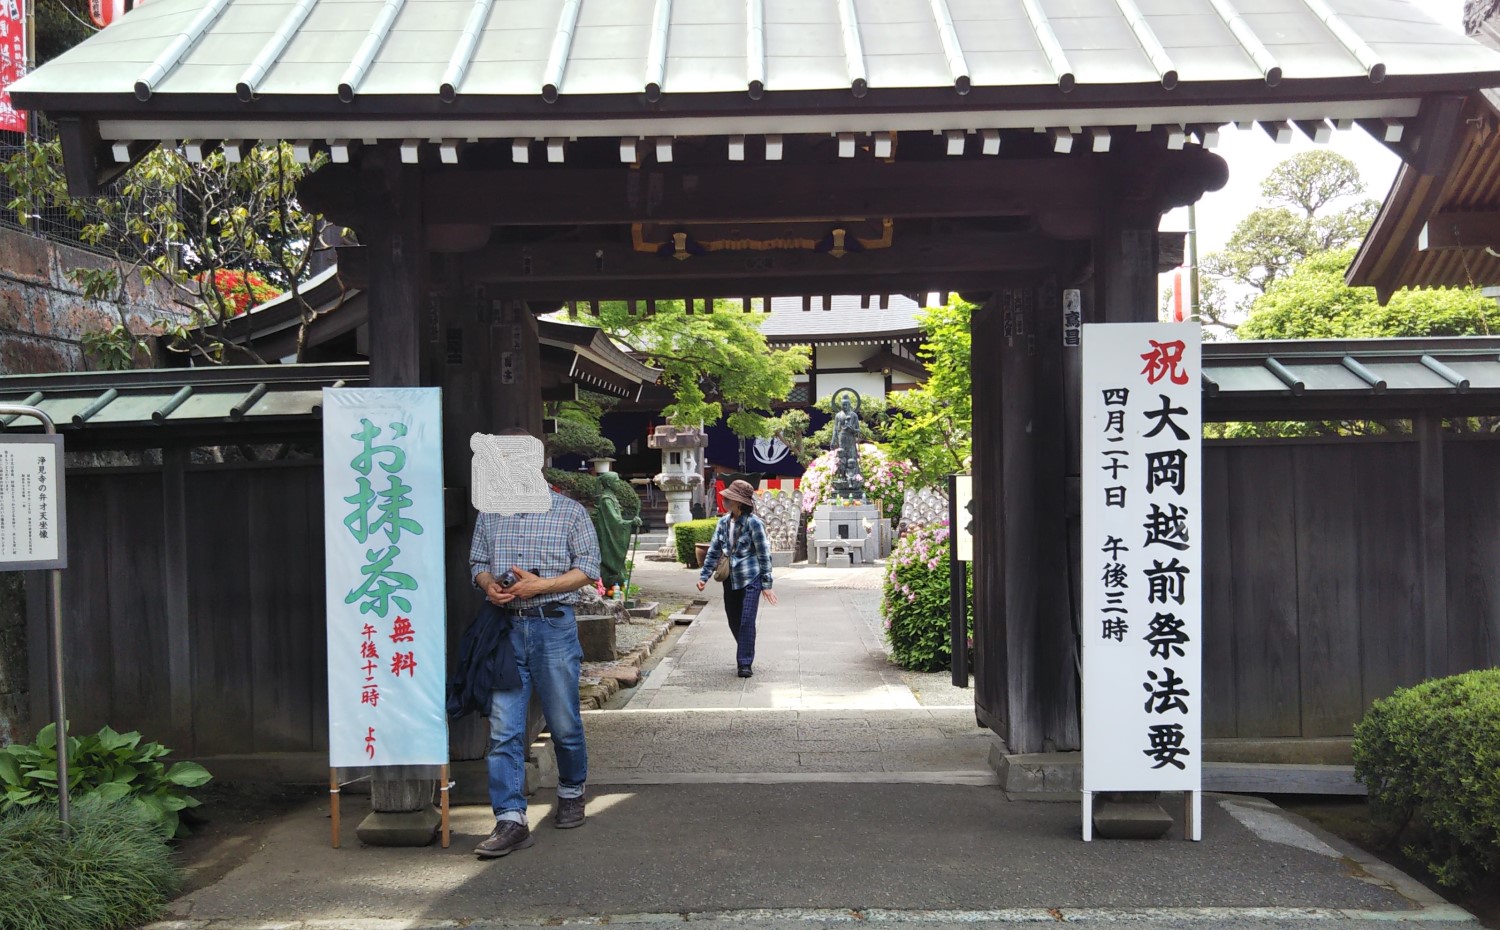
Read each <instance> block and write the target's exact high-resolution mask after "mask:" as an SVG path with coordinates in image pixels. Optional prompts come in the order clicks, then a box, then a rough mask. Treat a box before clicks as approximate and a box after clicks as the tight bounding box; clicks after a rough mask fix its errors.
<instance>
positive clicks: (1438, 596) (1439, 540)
mask: <svg viewBox="0 0 1500 930" xmlns="http://www.w3.org/2000/svg"><path fill="white" fill-rule="evenodd" d="M1412 431H1413V432H1415V433H1416V434H1417V495H1418V498H1417V499H1418V500H1419V501H1420V502H1421V503H1420V506H1419V507H1418V508H1417V513H1418V519H1419V520H1421V521H1422V525H1421V528H1420V532H1419V535H1418V544H1417V566H1418V568H1417V570H1418V575H1419V578H1420V584H1421V591H1422V618H1423V650H1422V655H1423V661H1422V672H1423V674H1424V675H1425V676H1426V677H1428V678H1437V677H1441V676H1443V675H1446V674H1448V672H1449V663H1448V520H1447V510H1446V504H1445V499H1444V493H1443V488H1444V483H1445V482H1444V475H1443V418H1442V417H1441V416H1439V415H1437V414H1435V413H1426V412H1424V413H1419V414H1417V415H1416V416H1415V417H1413V418H1412Z"/></svg>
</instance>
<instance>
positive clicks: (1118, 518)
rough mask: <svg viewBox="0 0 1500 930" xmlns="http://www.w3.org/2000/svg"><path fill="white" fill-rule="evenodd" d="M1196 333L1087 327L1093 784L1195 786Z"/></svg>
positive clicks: (1199, 652)
mask: <svg viewBox="0 0 1500 930" xmlns="http://www.w3.org/2000/svg"><path fill="white" fill-rule="evenodd" d="M1201 357H1202V350H1201V342H1200V331H1199V330H1198V328H1197V327H1196V326H1184V325H1181V324H1158V323H1123V324H1088V325H1085V326H1084V327H1083V417H1082V423H1083V442H1082V450H1083V458H1082V466H1083V476H1082V477H1083V480H1082V489H1083V490H1082V493H1083V537H1082V539H1083V566H1082V568H1083V789H1084V790H1085V791H1199V790H1201V784H1202V761H1203V753H1202V720H1203V683H1202V677H1203V671H1202V670H1203V647H1202V636H1201V630H1202V604H1201V602H1202V591H1203V575H1202V571H1201V559H1200V550H1201V546H1202V534H1201V532H1200V527H1201V524H1202V517H1201V511H1200V504H1201V503H1202V486H1201V482H1200V478H1199V474H1200V471H1201V465H1200V459H1201V454H1202V445H1203V444H1202V410H1201V409H1200V401H1201V397H1202V387H1201V380H1202V369H1201V367H1200V360H1201Z"/></svg>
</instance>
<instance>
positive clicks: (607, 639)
mask: <svg viewBox="0 0 1500 930" xmlns="http://www.w3.org/2000/svg"><path fill="white" fill-rule="evenodd" d="M578 642H579V643H580V644H581V645H582V646H583V659H584V661H585V662H613V661H614V660H615V618H614V617H613V616H611V615H609V614H599V615H593V616H580V617H579V618H578Z"/></svg>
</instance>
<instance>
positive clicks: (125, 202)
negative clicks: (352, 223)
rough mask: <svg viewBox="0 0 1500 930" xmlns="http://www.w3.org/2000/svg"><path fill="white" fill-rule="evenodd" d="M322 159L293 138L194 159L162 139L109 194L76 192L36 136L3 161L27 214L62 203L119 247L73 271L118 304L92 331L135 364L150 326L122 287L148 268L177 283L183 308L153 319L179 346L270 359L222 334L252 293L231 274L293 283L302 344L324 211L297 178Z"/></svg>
mask: <svg viewBox="0 0 1500 930" xmlns="http://www.w3.org/2000/svg"><path fill="white" fill-rule="evenodd" d="M317 165H318V163H317V162H314V164H313V165H311V166H307V165H300V164H298V163H297V161H296V159H295V158H294V157H293V154H292V148H291V146H290V145H288V144H284V143H283V144H280V145H276V146H263V147H257V148H253V149H250V150H249V151H247V152H246V153H245V154H244V156H243V158H241V159H240V160H239V161H238V162H231V161H229V160H228V159H227V158H226V157H225V155H224V152H222V151H216V152H214V153H212V154H211V155H209V156H207V157H206V158H205V159H204V160H203V161H202V162H201V163H193V162H190V161H189V160H188V159H187V158H186V156H185V155H184V154H183V153H182V152H180V151H177V150H174V149H170V148H166V147H162V148H157V149H155V150H153V151H152V152H150V153H149V154H147V155H146V156H145V157H143V158H142V159H141V160H140V161H139V162H138V163H137V164H136V165H134V166H133V167H132V168H131V169H130V170H129V171H128V172H126V174H125V175H124V176H123V177H122V179H121V180H120V181H118V182H117V183H116V184H115V185H114V186H113V188H112V189H111V191H110V192H108V193H107V194H105V195H102V196H98V197H88V198H74V197H72V196H70V195H69V194H68V191H67V183H66V180H65V177H64V174H63V167H62V149H61V146H60V144H59V143H58V142H57V141H55V140H53V141H35V140H28V142H27V143H26V145H25V146H24V148H23V149H22V151H21V152H19V153H18V154H16V155H15V156H13V157H12V158H11V159H10V160H8V161H7V162H5V163H4V164H3V165H0V174H3V175H4V176H5V178H6V180H7V181H8V182H9V183H10V185H11V187H12V188H13V189H14V190H16V191H17V192H18V193H17V196H16V197H15V198H14V199H13V200H12V201H11V202H10V203H9V204H8V205H7V206H9V207H10V208H11V209H12V210H14V211H16V214H17V215H18V217H19V218H20V219H21V220H22V222H23V223H24V222H25V220H26V218H27V217H28V216H30V215H33V214H38V213H40V212H41V211H42V210H43V209H48V208H60V209H62V210H64V211H66V212H67V214H68V215H69V216H70V217H72V218H73V219H74V220H77V221H78V222H80V223H82V224H83V232H82V237H83V239H84V241H85V242H88V243H89V244H91V245H92V246H94V247H95V248H98V249H101V250H104V251H106V252H108V253H109V254H111V255H112V256H113V258H114V261H113V263H112V266H111V267H110V268H108V269H103V270H99V269H75V270H73V271H72V272H70V276H71V277H72V279H73V281H74V283H76V284H77V285H78V286H79V287H80V288H81V289H82V291H83V293H84V296H85V297H88V298H90V299H95V300H105V301H115V302H116V303H117V306H120V307H121V319H120V322H119V324H118V325H116V326H115V327H113V329H112V330H110V331H108V332H106V333H103V334H94V337H93V341H94V344H95V346H96V347H98V348H102V349H104V350H105V351H104V354H105V356H106V358H110V357H113V358H115V359H116V360H122V361H124V362H126V363H127V364H128V361H129V360H130V359H131V358H132V357H133V356H134V354H135V353H136V351H137V349H138V348H143V347H144V345H145V339H146V338H147V337H148V336H149V335H152V334H151V333H142V332H135V331H132V330H131V329H130V328H129V324H128V322H127V321H126V319H125V318H124V311H123V300H122V298H123V297H124V294H125V288H126V286H127V283H128V282H129V281H130V280H131V278H132V277H134V276H136V275H139V276H140V277H141V278H142V279H143V280H145V281H147V282H163V283H165V284H167V285H168V286H169V287H170V289H171V292H172V294H173V295H174V296H173V300H174V302H175V303H176V305H177V309H178V311H179V312H177V313H166V314H164V315H163V317H162V319H160V320H158V321H157V323H156V327H155V329H156V330H157V331H159V332H165V333H166V334H167V335H168V336H169V337H170V339H169V345H170V347H171V348H173V349H174V350H177V351H183V352H191V353H193V354H194V355H197V356H199V357H200V358H204V359H208V360H211V361H227V360H230V359H232V358H235V357H236V356H237V355H238V356H240V358H239V359H238V360H240V361H245V360H249V361H257V362H259V361H264V360H263V359H261V358H260V357H259V356H258V355H257V354H256V353H255V352H254V350H253V349H250V348H246V347H240V346H233V345H231V344H230V343H229V341H228V340H227V338H226V337H225V335H226V331H225V325H226V324H227V322H228V321H229V320H230V319H231V318H232V317H234V316H235V315H236V314H237V313H238V312H239V311H240V310H242V309H243V305H244V303H245V301H244V300H243V299H242V296H243V295H241V294H239V293H237V291H236V289H235V288H233V287H224V286H223V285H224V283H225V282H226V281H231V280H239V281H242V282H252V284H253V282H255V281H257V280H259V281H260V282H262V283H263V284H266V285H270V286H272V287H274V288H276V289H278V290H290V291H292V292H293V295H294V299H295V300H296V305H297V308H298V311H299V313H300V315H301V317H302V324H303V326H302V332H301V333H299V338H298V354H299V356H300V354H301V349H302V348H303V339H304V338H305V335H306V328H307V325H308V324H310V323H311V322H312V319H313V317H314V309H313V307H312V306H311V305H310V304H309V303H308V302H307V301H306V300H305V299H304V298H303V295H302V294H301V293H300V288H299V285H300V284H301V283H302V282H303V281H305V280H306V279H307V278H308V277H309V272H310V261H311V258H312V255H313V253H314V251H315V245H314V240H315V236H314V233H315V231H316V229H317V227H318V219H317V217H316V216H315V215H313V214H310V213H306V212H304V211H302V210H301V209H300V207H299V206H298V203H297V199H296V184H297V182H298V181H299V180H300V179H301V178H302V176H303V175H304V174H305V173H306V172H308V171H310V170H313V169H314V168H316V167H317ZM319 248H320V247H319ZM253 293H254V290H253V286H252V295H253ZM261 293H262V295H263V294H264V293H265V292H264V291H262V292H261ZM111 347H112V348H113V355H111V353H110V351H109V350H110V349H111Z"/></svg>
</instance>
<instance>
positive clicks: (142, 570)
mask: <svg viewBox="0 0 1500 930" xmlns="http://www.w3.org/2000/svg"><path fill="white" fill-rule="evenodd" d="M104 487H105V493H104V517H105V529H104V538H105V541H106V545H107V547H108V552H107V559H108V564H109V579H108V582H107V584H106V588H107V590H106V592H105V595H106V598H107V602H106V604H105V605H104V606H105V610H106V611H107V617H108V621H107V622H108V626H109V641H110V646H111V648H110V650H109V655H110V657H111V658H112V665H113V668H112V669H111V672H110V681H111V694H112V697H113V701H112V702H111V705H110V719H111V725H112V726H114V727H115V728H116V729H121V730H140V731H141V733H142V735H144V736H145V737H146V738H147V739H152V740H157V741H165V740H166V739H167V738H168V734H170V733H171V732H172V719H171V700H170V693H169V690H168V688H166V687H163V685H165V678H166V668H167V624H166V622H165V617H164V611H163V609H162V604H161V592H162V588H163V585H164V584H165V580H166V576H165V572H164V568H163V558H164V549H165V544H164V540H163V538H162V533H161V529H162V520H161V507H162V492H161V478H160V476H159V475H156V474H150V473H148V474H130V475H117V476H115V477H114V478H113V479H112V480H109V481H107V482H105V483H104ZM65 577H66V576H65ZM70 580H71V579H70Z"/></svg>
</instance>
